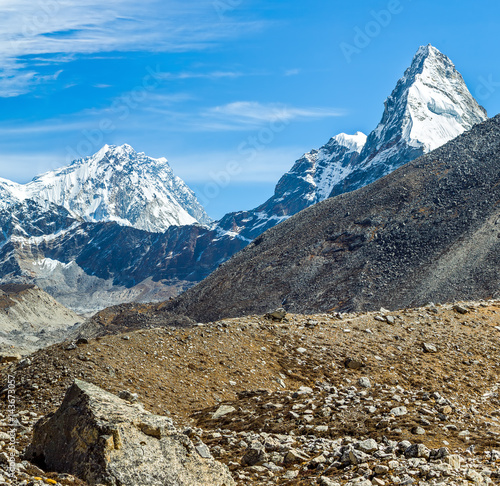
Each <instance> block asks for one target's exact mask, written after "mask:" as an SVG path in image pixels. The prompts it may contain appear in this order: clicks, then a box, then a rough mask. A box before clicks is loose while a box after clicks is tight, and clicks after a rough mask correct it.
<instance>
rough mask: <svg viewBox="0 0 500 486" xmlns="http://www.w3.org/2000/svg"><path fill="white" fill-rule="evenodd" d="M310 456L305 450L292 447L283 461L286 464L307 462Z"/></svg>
mask: <svg viewBox="0 0 500 486" xmlns="http://www.w3.org/2000/svg"><path fill="white" fill-rule="evenodd" d="M309 459H310V458H309V457H308V456H307V455H306V454H304V453H303V452H301V451H298V450H297V449H290V450H289V451H288V452H287V453H286V455H285V457H284V459H283V462H284V463H285V464H294V463H296V462H306V461H308V460H309Z"/></svg>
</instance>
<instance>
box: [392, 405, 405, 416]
mask: <svg viewBox="0 0 500 486" xmlns="http://www.w3.org/2000/svg"><path fill="white" fill-rule="evenodd" d="M389 413H390V414H391V415H394V416H395V417H401V416H403V415H406V414H407V413H408V410H407V409H406V407H404V406H403V407H395V408H393V409H392V410H391V411H390V412H389Z"/></svg>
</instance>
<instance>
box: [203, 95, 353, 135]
mask: <svg viewBox="0 0 500 486" xmlns="http://www.w3.org/2000/svg"><path fill="white" fill-rule="evenodd" d="M344 114H345V113H344V112H343V111H342V110H337V109H327V108H299V107H294V106H289V105H285V104H281V103H259V102H256V101H236V102H234V103H229V104H227V105H222V106H216V107H214V108H211V109H209V110H207V111H206V112H205V113H204V116H205V118H209V119H211V120H212V121H213V122H214V126H215V127H217V126H222V125H224V126H228V127H233V129H238V127H239V126H240V127H241V126H243V127H248V126H260V125H262V124H265V123H272V122H277V121H282V122H283V121H285V122H290V121H292V120H307V119H316V120H317V119H321V118H330V117H336V116H343V115H344ZM228 122H229V123H230V124H229V125H227V123H228Z"/></svg>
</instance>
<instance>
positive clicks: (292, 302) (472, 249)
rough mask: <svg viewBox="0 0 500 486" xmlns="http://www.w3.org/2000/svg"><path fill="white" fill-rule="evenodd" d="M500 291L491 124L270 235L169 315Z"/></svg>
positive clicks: (499, 190) (310, 308)
mask: <svg viewBox="0 0 500 486" xmlns="http://www.w3.org/2000/svg"><path fill="white" fill-rule="evenodd" d="M499 291H500V115H499V116H497V117H495V118H493V119H491V120H489V121H486V122H484V123H482V124H480V125H477V126H476V127H474V128H473V129H472V130H471V131H469V132H467V133H465V134H463V135H461V136H460V137H458V138H456V139H455V140H453V141H451V142H449V143H448V144H446V145H444V146H443V147H441V148H439V149H437V150H435V151H433V152H431V153H429V154H427V155H425V156H422V157H420V158H419V159H417V160H415V161H413V162H410V163H409V164H407V165H405V166H404V167H402V168H400V169H398V170H396V171H395V172H393V173H392V174H390V175H388V176H386V177H384V178H382V179H379V180H378V181H376V182H374V183H373V184H371V185H369V186H366V187H363V188H361V189H359V190H357V191H354V192H351V193H348V194H342V195H340V196H338V197H335V198H332V199H328V200H326V201H323V202H321V203H319V204H317V205H315V206H313V207H311V208H308V209H306V210H304V211H302V212H301V213H299V214H297V215H295V216H293V217H292V218H290V219H288V220H287V221H285V222H283V223H282V224H280V225H279V226H276V227H274V228H272V229H270V230H268V231H267V232H265V233H264V234H262V235H261V236H260V237H259V238H257V239H256V240H255V241H254V242H253V243H251V244H250V245H249V246H248V247H247V248H245V249H244V250H243V251H241V252H240V253H238V254H237V255H235V256H234V257H233V258H232V259H231V260H230V261H229V262H227V263H225V264H224V265H222V266H221V267H219V269H218V270H217V271H215V272H214V273H213V274H212V275H210V276H209V277H208V278H207V279H206V280H205V281H203V282H202V283H200V284H198V285H197V286H196V287H194V288H192V289H190V290H188V291H187V292H185V293H184V294H183V295H181V296H180V297H178V298H177V299H176V300H175V301H173V302H172V303H171V304H170V305H169V306H167V309H168V310H173V311H175V312H178V313H182V314H186V315H188V316H190V317H192V318H194V319H197V320H201V321H209V320H215V319H218V318H222V317H232V316H238V315H242V314H251V313H262V312H265V311H268V310H269V309H271V308H274V307H277V306H281V305H283V306H284V307H285V308H286V309H287V310H289V311H291V312H303V313H309V312H321V311H327V310H332V309H334V310H339V311H346V310H369V309H371V310H373V309H377V308H379V307H380V306H384V307H388V308H390V309H391V308H392V309H395V308H401V307H405V306H414V305H419V304H424V303H426V302H429V301H433V302H442V301H450V300H455V299H472V298H475V299H479V298H486V297H490V296H493V295H495V294H498V292H499Z"/></svg>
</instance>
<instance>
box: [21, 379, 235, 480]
mask: <svg viewBox="0 0 500 486" xmlns="http://www.w3.org/2000/svg"><path fill="white" fill-rule="evenodd" d="M26 457H27V458H28V460H31V461H33V462H35V463H37V464H38V465H40V466H42V467H44V468H48V469H51V470H55V471H59V472H67V473H70V474H74V475H75V476H77V477H80V478H81V479H84V480H85V481H87V482H88V484H90V485H97V484H105V485H106V486H138V485H146V484H147V485H148V486H206V485H211V486H232V485H233V484H234V482H233V479H232V478H231V475H230V473H229V470H228V469H227V467H226V466H223V465H222V464H220V463H218V462H217V461H215V460H214V459H213V458H212V456H211V455H210V453H209V451H208V448H207V447H206V446H205V445H204V444H203V443H201V442H200V443H199V444H196V445H195V444H193V442H192V441H191V440H190V439H189V438H188V437H187V436H186V435H184V434H182V433H179V432H178V431H177V430H176V429H175V427H174V425H173V423H172V421H171V419H169V418H168V417H162V416H159V415H153V414H151V413H148V412H146V411H145V410H144V409H143V408H142V406H141V405H139V404H134V405H133V404H130V403H127V402H125V401H124V400H121V399H120V398H118V397H116V396H115V395H113V394H111V393H108V392H106V391H104V390H102V389H101V388H99V387H97V386H95V385H92V384H89V383H86V382H84V381H80V380H75V382H74V384H73V385H72V386H71V388H69V390H68V391H67V393H66V396H65V398H64V400H63V402H62V404H61V406H60V408H59V409H58V410H57V411H56V412H55V413H54V414H49V415H48V416H47V417H45V418H43V419H42V420H40V421H39V422H38V423H37V424H36V426H35V430H34V436H33V442H32V444H31V445H30V446H29V448H28V450H27V452H26Z"/></svg>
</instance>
